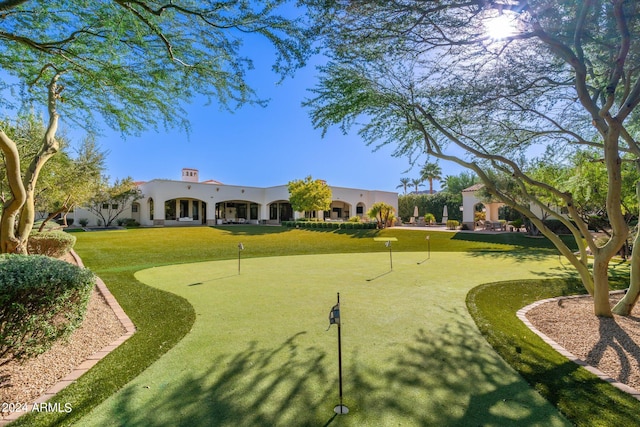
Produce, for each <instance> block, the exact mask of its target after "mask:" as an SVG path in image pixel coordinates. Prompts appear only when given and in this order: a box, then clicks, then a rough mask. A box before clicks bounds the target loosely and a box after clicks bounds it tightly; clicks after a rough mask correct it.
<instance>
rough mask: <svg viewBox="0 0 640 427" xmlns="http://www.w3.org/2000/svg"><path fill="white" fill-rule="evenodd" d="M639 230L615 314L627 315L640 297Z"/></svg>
mask: <svg viewBox="0 0 640 427" xmlns="http://www.w3.org/2000/svg"><path fill="white" fill-rule="evenodd" d="M636 198H637V199H638V201H640V182H638V183H636ZM639 251H640V232H636V237H635V239H634V240H633V249H632V250H631V277H630V278H629V289H628V290H627V293H626V295H625V296H624V297H623V298H622V299H621V300H620V301H619V302H618V303H617V304H616V305H615V307H613V312H614V313H615V314H620V315H622V316H629V315H630V314H631V310H633V307H634V306H635V305H636V303H637V302H638V298H640V252H639Z"/></svg>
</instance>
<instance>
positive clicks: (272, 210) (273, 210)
mask: <svg viewBox="0 0 640 427" xmlns="http://www.w3.org/2000/svg"><path fill="white" fill-rule="evenodd" d="M269 219H275V220H277V219H278V204H277V203H272V204H270V205H269Z"/></svg>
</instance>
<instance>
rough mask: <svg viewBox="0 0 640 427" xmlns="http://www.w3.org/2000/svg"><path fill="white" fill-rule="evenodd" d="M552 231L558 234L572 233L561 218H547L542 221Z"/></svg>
mask: <svg viewBox="0 0 640 427" xmlns="http://www.w3.org/2000/svg"><path fill="white" fill-rule="evenodd" d="M542 222H543V223H544V225H546V226H547V228H548V229H549V230H551V232H552V233H556V234H571V232H570V231H569V229H568V228H567V226H566V225H564V224H563V223H562V222H561V221H560V220H559V219H545V220H544V221H542Z"/></svg>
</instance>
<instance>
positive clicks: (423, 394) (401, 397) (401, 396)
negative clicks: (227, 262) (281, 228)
mask: <svg viewBox="0 0 640 427" xmlns="http://www.w3.org/2000/svg"><path fill="white" fill-rule="evenodd" d="M451 318H452V322H451V323H450V324H448V325H447V326H444V327H441V328H438V330H435V331H429V330H427V329H420V330H417V331H415V332H414V335H413V337H412V338H410V339H402V338H400V339H399V341H398V342H397V343H392V342H387V343H380V347H379V348H380V352H379V353H375V354H374V355H373V356H371V355H369V354H365V353H364V352H365V351H367V350H365V348H353V347H350V344H349V342H348V339H347V338H348V337H343V367H344V403H345V404H346V405H347V406H348V407H349V409H350V412H349V414H348V415H340V416H337V417H336V416H335V414H334V413H333V407H334V406H335V405H337V404H338V375H337V354H336V352H335V348H334V343H333V339H332V338H327V342H328V343H326V344H323V347H322V348H320V347H319V346H317V345H302V344H301V339H300V338H301V337H302V335H303V334H304V333H299V334H296V335H294V336H292V337H290V338H288V339H287V340H285V341H284V342H282V343H281V344H280V345H278V346H277V347H274V348H263V347H261V346H260V344H259V343H256V342H252V343H249V344H247V345H246V346H245V347H244V349H243V350H241V351H238V352H237V353H233V354H231V353H227V354H220V355H212V362H211V363H208V364H207V367H205V368H203V369H201V370H198V369H191V370H190V371H189V374H187V375H180V374H179V373H177V374H176V377H175V379H174V380H173V381H172V382H171V383H170V384H159V385H158V384H156V385H153V387H151V388H149V389H146V388H144V386H143V387H142V388H137V389H133V388H127V389H125V391H124V392H123V393H121V395H119V396H118V399H117V403H116V407H115V408H113V414H112V415H111V416H112V417H113V420H114V421H115V422H117V423H119V424H120V425H127V426H152V427H153V426H166V425H173V426H292V425H295V426H328V425H331V426H343V425H349V426H357V425H399V424H400V425H402V424H408V425H424V426H430V425H438V426H469V425H480V424H489V425H562V421H559V418H560V417H559V416H558V414H557V412H555V410H554V409H553V408H552V407H550V406H548V405H545V404H544V402H543V401H542V400H540V399H532V393H533V391H531V390H530V389H529V388H528V387H527V386H526V384H524V383H523V382H522V381H520V380H519V379H518V377H517V375H515V374H514V373H512V372H507V373H506V374H505V366H504V363H502V362H501V361H500V360H499V359H498V358H497V357H496V356H495V355H494V354H493V353H492V352H491V350H490V349H488V348H486V349H483V350H482V351H479V346H481V345H486V344H484V343H483V342H482V337H481V336H479V334H478V333H477V330H475V328H474V327H473V326H472V325H470V324H469V323H468V320H466V318H465V316H463V315H462V314H460V313H455V312H454V313H453V314H452V315H451ZM426 326H428V325H425V327H426ZM372 340H375V331H372ZM185 363H189V362H188V361H187V360H185ZM138 387H140V386H138ZM158 387H160V388H161V390H155V391H154V390H153V389H154V388H155V389H157V388H158ZM149 392H154V395H153V398H151V399H147V400H145V402H149V403H145V404H143V405H140V404H139V403H134V402H137V401H139V399H140V398H142V399H145V396H144V395H145V394H146V393H149Z"/></svg>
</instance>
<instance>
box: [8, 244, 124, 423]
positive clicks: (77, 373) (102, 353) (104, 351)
mask: <svg viewBox="0 0 640 427" xmlns="http://www.w3.org/2000/svg"><path fill="white" fill-rule="evenodd" d="M70 254H71V256H72V257H73V258H74V260H75V261H76V263H77V264H78V266H80V267H82V268H84V264H83V263H82V260H81V259H80V257H79V256H78V254H76V253H75V251H73V250H71V252H70ZM96 288H97V289H98V291H99V292H100V294H101V295H102V297H103V298H104V299H105V301H106V303H107V304H108V305H109V307H111V309H112V310H113V312H114V313H115V315H116V317H117V318H118V320H119V321H120V323H121V324H122V326H123V327H124V328H125V333H124V334H123V335H122V336H120V338H118V339H116V340H115V341H113V342H112V343H111V344H109V345H107V346H106V347H103V348H101V349H100V350H98V351H97V352H95V353H93V354H92V355H90V356H88V357H87V358H86V359H85V360H84V361H83V362H82V363H80V365H78V366H76V367H75V368H74V369H73V370H72V371H71V372H69V374H68V375H66V376H65V377H63V378H62V379H60V380H58V382H57V383H56V384H54V385H53V386H52V387H51V388H49V389H48V390H47V391H45V392H44V393H43V394H42V395H41V396H40V397H39V398H37V399H35V400H34V401H33V402H32V403H27V404H26V409H25V410H23V411H21V412H13V413H10V414H8V415H6V416H5V417H4V418H1V419H0V427H1V426H5V425H7V424H9V423H10V422H13V421H15V420H17V419H18V418H20V416H22V415H23V414H25V413H28V412H31V411H32V410H33V407H34V406H35V405H39V404H41V403H44V402H46V401H47V400H49V399H51V398H52V397H53V396H55V395H56V394H57V393H58V392H59V391H60V390H63V389H64V388H66V387H67V386H68V385H69V384H72V383H74V382H75V381H76V380H77V379H78V378H80V377H81V376H82V375H83V374H84V373H85V372H87V371H88V370H89V369H91V368H93V367H94V366H95V365H96V364H97V363H98V362H99V361H101V360H102V359H103V358H104V357H106V356H107V355H108V354H109V353H111V352H112V351H113V350H115V349H116V348H118V347H119V346H120V345H121V344H122V343H124V342H125V341H126V340H128V339H129V338H130V337H131V336H132V335H133V334H134V333H135V332H136V327H135V325H134V324H133V322H132V321H131V319H129V316H127V314H126V313H125V312H124V310H123V309H122V307H120V304H118V301H116V299H115V297H114V296H113V295H112V294H111V292H109V289H108V288H107V286H106V285H105V284H104V282H103V281H102V279H100V278H99V277H97V276H96ZM54 409H55V410H56V411H61V410H65V409H66V408H65V406H64V405H61V406H60V407H59V408H54Z"/></svg>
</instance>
